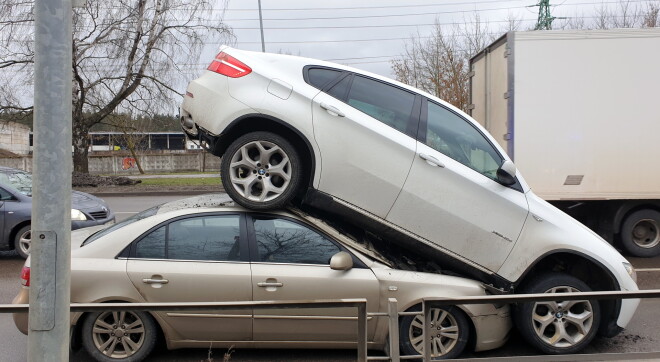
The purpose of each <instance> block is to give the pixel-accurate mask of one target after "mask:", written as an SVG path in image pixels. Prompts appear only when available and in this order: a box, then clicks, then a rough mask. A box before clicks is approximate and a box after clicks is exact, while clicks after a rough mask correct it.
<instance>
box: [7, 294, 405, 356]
mask: <svg viewBox="0 0 660 362" xmlns="http://www.w3.org/2000/svg"><path fill="white" fill-rule="evenodd" d="M288 308H311V309H316V308H356V309H357V338H358V343H357V360H358V361H359V362H366V361H367V300H366V299H365V298H355V299H329V300H326V299H319V300H288V301H257V302H187V303H71V312H103V311H107V310H113V311H154V312H164V311H168V312H172V311H202V310H226V309H232V310H237V309H239V310H240V309H288ZM29 309H30V305H29V304H0V313H27V312H28V311H29ZM395 319H396V318H395Z"/></svg>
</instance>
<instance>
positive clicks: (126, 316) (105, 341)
mask: <svg viewBox="0 0 660 362" xmlns="http://www.w3.org/2000/svg"><path fill="white" fill-rule="evenodd" d="M82 338H83V345H84V346H85V349H86V350H87V352H88V353H89V354H91V355H92V356H93V357H94V358H96V359H97V360H98V361H123V360H125V361H140V360H142V359H143V358H145V357H146V356H147V355H148V354H149V353H150V352H151V350H152V349H153V347H154V345H155V343H156V327H155V323H154V322H153V320H152V318H151V317H150V316H149V315H147V314H145V313H143V312H116V311H106V312H100V313H93V314H91V315H89V316H88V317H87V318H86V319H85V321H84V322H83V337H82Z"/></svg>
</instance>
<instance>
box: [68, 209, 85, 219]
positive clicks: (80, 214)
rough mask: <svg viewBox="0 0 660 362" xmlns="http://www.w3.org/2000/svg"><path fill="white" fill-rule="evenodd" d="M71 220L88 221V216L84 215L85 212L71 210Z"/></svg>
mask: <svg viewBox="0 0 660 362" xmlns="http://www.w3.org/2000/svg"><path fill="white" fill-rule="evenodd" d="M71 220H76V221H85V220H87V216H85V214H83V212H82V211H80V210H78V209H71Z"/></svg>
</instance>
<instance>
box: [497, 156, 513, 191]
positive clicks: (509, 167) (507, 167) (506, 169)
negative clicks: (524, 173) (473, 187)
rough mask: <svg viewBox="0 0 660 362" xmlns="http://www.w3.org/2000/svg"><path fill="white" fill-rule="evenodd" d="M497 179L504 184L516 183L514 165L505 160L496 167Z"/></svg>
mask: <svg viewBox="0 0 660 362" xmlns="http://www.w3.org/2000/svg"><path fill="white" fill-rule="evenodd" d="M497 181H498V182H499V183H501V184H502V185H504V186H511V185H513V184H515V183H516V165H514V164H513V162H511V161H509V160H506V161H504V163H503V164H502V166H500V168H498V169H497Z"/></svg>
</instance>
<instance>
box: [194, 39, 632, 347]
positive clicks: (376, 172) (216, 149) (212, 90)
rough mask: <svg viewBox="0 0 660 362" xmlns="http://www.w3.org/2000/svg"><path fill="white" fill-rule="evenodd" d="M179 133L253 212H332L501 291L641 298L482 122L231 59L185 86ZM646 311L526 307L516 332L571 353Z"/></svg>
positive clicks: (338, 71)
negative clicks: (210, 159) (211, 159)
mask: <svg viewBox="0 0 660 362" xmlns="http://www.w3.org/2000/svg"><path fill="white" fill-rule="evenodd" d="M181 123H182V127H183V130H184V131H185V132H186V133H187V134H188V136H189V137H190V138H191V139H195V140H198V141H200V142H201V143H202V145H203V146H204V147H205V148H207V149H208V150H209V151H210V152H211V153H213V154H214V155H216V156H222V164H221V176H222V183H223V185H224V188H225V190H226V192H227V193H228V194H229V195H230V196H231V197H232V199H234V200H235V201H236V202H237V203H239V204H241V205H243V206H245V207H247V208H251V209H272V208H278V207H282V206H284V205H285V204H287V203H289V202H292V201H294V202H296V203H303V204H305V205H308V206H312V207H315V208H317V209H321V210H323V211H325V212H331V213H333V214H334V215H338V216H341V218H343V220H345V221H350V222H351V223H353V224H355V225H359V226H360V227H363V228H365V229H367V230H370V231H371V232H373V233H374V234H375V235H378V236H379V237H380V238H382V239H384V240H387V241H388V242H394V243H397V244H399V245H403V246H405V247H407V248H408V249H409V250H410V251H411V252H417V253H423V254H425V255H426V256H431V257H433V258H434V260H436V261H437V262H438V264H439V265H441V266H442V267H443V268H445V269H447V270H450V271H452V272H454V273H460V274H462V275H466V276H471V277H472V278H475V279H479V280H481V281H483V282H485V283H488V284H491V285H493V287H494V288H493V289H494V290H495V289H499V290H502V291H504V292H510V291H514V290H515V291H516V292H523V293H546V292H547V293H555V292H569V291H589V290H629V291H632V290H637V285H636V283H635V280H634V279H635V272H634V270H633V268H632V267H631V265H630V264H629V263H628V262H627V261H626V260H625V259H624V258H623V257H622V256H621V255H620V254H619V253H618V252H617V251H616V250H615V249H614V248H613V247H611V246H610V245H609V244H608V243H607V242H606V241H604V240H602V239H601V238H600V237H599V236H597V235H596V234H594V233H593V232H592V231H591V230H589V229H587V228H586V227H584V226H583V225H582V224H580V223H578V222H577V221H575V220H574V219H572V218H570V217H569V216H567V215H566V214H564V213H562V212H561V211H559V210H557V209H556V208H554V207H553V206H551V205H549V204H547V203H546V202H544V201H543V200H541V199H540V198H538V197H537V196H536V195H534V193H532V192H531V191H530V188H529V187H528V185H527V184H526V183H525V181H524V179H523V178H522V177H521V175H520V174H519V173H518V172H517V170H516V167H515V166H514V164H513V163H512V162H511V160H510V159H509V158H508V157H507V155H506V154H505V152H504V151H503V150H502V149H501V148H500V147H499V146H498V144H497V142H495V141H494V140H493V138H492V137H491V136H490V135H489V134H488V133H487V132H486V131H485V130H484V129H483V128H482V127H481V126H480V125H479V124H478V123H477V122H475V121H474V120H473V119H471V118H470V117H469V116H468V115H466V114H465V113H463V112H461V111H460V110H459V109H457V108H455V107H453V106H451V105H450V104H448V103H446V102H444V101H442V100H440V99H438V98H436V97H434V96H432V95H430V94H427V93H424V92H422V91H420V90H418V89H415V88H412V87H410V86H407V85H405V84H401V83H399V82H396V81H393V80H391V79H388V78H385V77H381V76H378V75H375V74H370V73H367V72H364V71H360V70H357V69H353V68H350V67H346V66H342V65H338V64H333V63H328V62H324V61H320V60H315V59H308V58H301V57H293V56H287V55H281V54H268V53H256V52H248V51H242V50H237V49H232V48H229V47H222V48H221V49H220V53H219V54H218V55H217V57H216V59H215V60H213V62H212V63H211V65H210V66H209V67H208V71H206V72H205V73H204V74H203V75H202V76H201V77H200V78H198V79H196V80H194V81H192V82H191V83H190V84H189V86H188V89H187V91H186V96H185V98H184V101H183V104H182V106H181ZM539 167H548V165H539ZM638 303H639V301H638V300H630V299H628V300H616V301H601V302H595V301H581V302H563V303H528V304H523V305H521V306H519V307H518V308H516V309H515V310H514V313H515V315H514V320H515V321H516V324H517V326H518V328H519V329H520V330H521V332H522V335H523V336H525V338H527V339H528V341H529V342H530V343H532V344H533V345H534V346H536V347H537V348H538V349H540V350H541V351H543V352H546V353H573V352H576V351H578V350H580V349H582V348H583V347H584V346H585V345H586V344H588V343H589V342H590V341H591V340H592V339H593V337H594V336H595V334H596V333H597V332H598V333H600V334H601V335H605V336H613V335H616V334H617V333H618V332H619V331H620V330H621V329H622V328H623V327H625V326H626V325H627V324H628V322H629V321H630V319H631V318H632V316H633V313H634V312H635V309H636V308H637V305H638Z"/></svg>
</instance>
